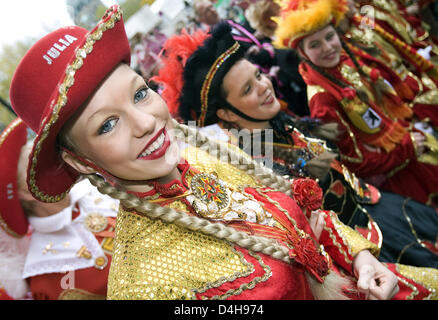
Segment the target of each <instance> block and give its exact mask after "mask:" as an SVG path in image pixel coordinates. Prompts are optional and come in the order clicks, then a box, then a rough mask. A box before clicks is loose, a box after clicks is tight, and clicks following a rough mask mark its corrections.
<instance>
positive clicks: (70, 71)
mask: <svg viewBox="0 0 438 320" xmlns="http://www.w3.org/2000/svg"><path fill="white" fill-rule="evenodd" d="M113 10H114V9H113ZM109 14H111V16H110V17H109V19H108V21H103V20H101V22H100V23H99V24H98V26H97V27H96V28H95V29H94V31H93V32H91V33H90V34H88V35H87V38H86V42H85V44H84V45H83V46H82V47H81V48H78V50H77V51H76V55H75V59H74V60H73V62H72V63H71V64H70V65H68V66H67V68H66V71H65V77H64V79H63V81H62V83H61V84H60V85H59V89H58V91H59V92H58V93H59V95H58V98H57V100H56V104H55V105H54V106H53V108H52V112H51V114H50V119H49V121H48V122H47V123H46V124H45V126H44V128H43V130H42V133H41V136H40V138H39V139H38V140H37V141H36V145H35V153H34V154H33V157H32V162H31V164H30V170H29V186H30V189H31V191H32V194H33V195H34V196H36V197H38V199H39V200H41V201H43V202H58V201H60V200H61V199H63V198H64V197H65V196H66V195H67V194H68V193H69V192H70V189H71V187H72V186H71V187H70V188H69V189H68V190H67V191H66V192H63V193H61V194H58V195H56V196H50V195H47V194H45V193H44V192H42V191H40V190H39V188H38V186H37V185H36V179H35V176H36V166H37V162H38V156H39V153H40V152H41V147H42V144H43V142H44V141H45V140H46V139H47V137H48V136H49V133H50V130H51V127H52V126H53V125H54V124H55V123H56V122H57V121H58V117H59V112H60V111H61V109H62V108H63V107H64V106H65V105H66V104H67V101H68V91H69V89H70V88H71V87H72V86H73V85H74V83H75V75H76V72H77V71H78V70H79V69H81V68H82V66H83V65H84V59H86V57H87V55H89V54H90V53H91V52H92V51H93V49H94V44H95V43H96V42H97V41H99V40H100V39H101V38H102V36H103V33H104V32H105V31H107V30H110V29H112V28H114V26H115V24H116V23H117V22H118V21H120V20H121V18H122V10H121V9H120V8H119V7H118V9H117V11H112V12H110V13H109Z"/></svg>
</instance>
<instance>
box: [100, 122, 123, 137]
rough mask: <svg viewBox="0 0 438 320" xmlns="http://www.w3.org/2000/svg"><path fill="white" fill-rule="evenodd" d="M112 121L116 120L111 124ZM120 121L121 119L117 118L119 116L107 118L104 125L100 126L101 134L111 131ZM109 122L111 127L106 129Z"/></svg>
mask: <svg viewBox="0 0 438 320" xmlns="http://www.w3.org/2000/svg"><path fill="white" fill-rule="evenodd" d="M112 121H115V123H114V124H112V125H111V122H112ZM118 121H119V119H117V118H113V119H108V120H106V121H105V122H104V123H103V125H102V126H101V127H100V128H99V135H101V134H105V133H108V132H110V131H111V130H112V129H113V128H114V126H115V125H116V123H117V122H118ZM108 124H110V125H111V127H110V128H109V129H105V126H106V125H108Z"/></svg>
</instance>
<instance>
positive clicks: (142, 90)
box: [134, 87, 149, 103]
mask: <svg viewBox="0 0 438 320" xmlns="http://www.w3.org/2000/svg"><path fill="white" fill-rule="evenodd" d="M141 92H145V93H144V95H143V96H142V97H141V98H140V100H139V101H136V98H137V95H138V94H139V93H141ZM148 94H149V88H148V87H143V88H141V89H140V90H138V91H137V92H136V93H135V95H134V103H138V102H140V101H141V100H143V99H145V98H146V97H147V96H148Z"/></svg>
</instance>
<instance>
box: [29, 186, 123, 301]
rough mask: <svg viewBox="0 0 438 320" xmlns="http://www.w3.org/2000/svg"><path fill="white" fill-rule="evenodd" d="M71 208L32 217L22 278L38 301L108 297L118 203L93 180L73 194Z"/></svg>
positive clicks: (75, 189) (75, 190) (76, 189)
mask: <svg viewBox="0 0 438 320" xmlns="http://www.w3.org/2000/svg"><path fill="white" fill-rule="evenodd" d="M70 195H71V197H72V205H71V206H70V207H67V208H66V209H64V210H63V211H61V212H60V213H57V214H55V215H53V216H49V217H44V218H39V217H29V223H30V225H31V227H32V229H33V232H32V236H31V241H30V247H29V251H28V254H27V257H26V262H25V264H24V270H23V278H26V279H27V280H28V283H29V287H30V291H31V293H32V298H33V299H36V300H58V299H65V300H76V299H78V300H80V299H87V300H94V299H105V298H106V293H107V279H108V273H109V267H110V264H111V253H112V243H113V238H114V227H115V220H116V213H117V210H118V201H116V200H114V199H112V198H109V197H108V196H104V195H101V194H100V193H99V192H98V191H97V190H96V189H95V188H94V187H93V186H91V185H90V184H89V182H88V181H85V180H84V181H82V182H80V183H79V184H78V185H76V186H74V187H73V188H72V190H71V192H70Z"/></svg>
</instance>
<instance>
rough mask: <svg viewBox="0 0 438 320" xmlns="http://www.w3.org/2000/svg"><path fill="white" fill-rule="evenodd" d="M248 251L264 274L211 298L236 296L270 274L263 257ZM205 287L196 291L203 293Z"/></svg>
mask: <svg viewBox="0 0 438 320" xmlns="http://www.w3.org/2000/svg"><path fill="white" fill-rule="evenodd" d="M248 253H249V255H250V256H252V257H254V258H256V259H257V261H258V262H259V263H260V265H261V266H262V268H263V270H264V271H265V273H264V275H263V276H261V277H255V278H254V279H253V280H251V281H250V282H249V283H243V284H242V285H240V287H239V288H238V289H230V290H228V291H227V292H226V293H224V294H222V295H216V296H214V297H212V298H211V299H212V300H219V299H221V300H222V299H227V298H229V297H231V296H233V295H234V296H237V295H239V294H241V293H242V292H243V291H244V290H248V289H253V288H254V287H255V286H256V285H257V284H259V283H261V282H265V281H267V280H268V279H269V278H270V277H271V276H272V271H271V268H270V267H269V266H268V265H266V264H265V263H264V262H263V259H262V258H261V257H260V256H259V255H256V254H254V253H252V252H250V251H249V252H248ZM207 289H208V288H206V289H205V290H200V291H198V293H203V292H205V291H206V290H207ZM201 299H203V300H206V299H207V298H206V297H205V296H201Z"/></svg>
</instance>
